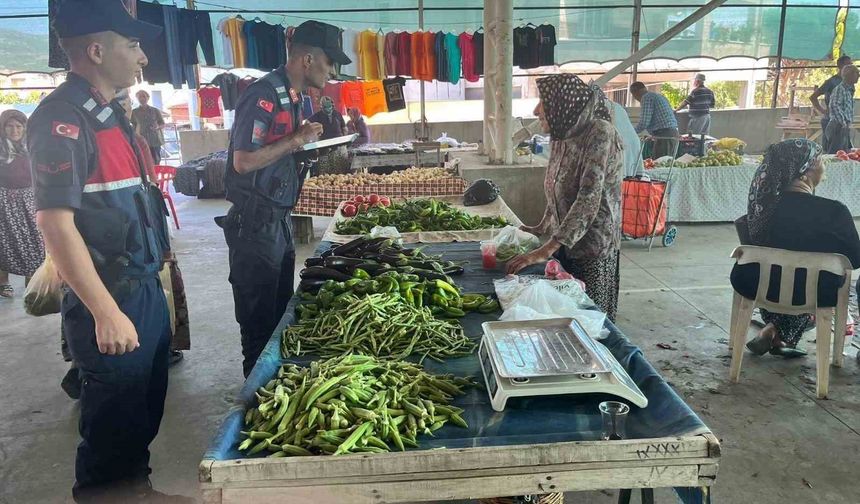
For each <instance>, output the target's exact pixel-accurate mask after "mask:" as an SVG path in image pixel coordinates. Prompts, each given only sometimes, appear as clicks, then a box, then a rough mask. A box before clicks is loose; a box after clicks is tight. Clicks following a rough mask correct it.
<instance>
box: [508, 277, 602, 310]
mask: <svg viewBox="0 0 860 504" xmlns="http://www.w3.org/2000/svg"><path fill="white" fill-rule="evenodd" d="M536 282H547V283H548V284H549V285H550V286H551V287H552V288H553V289H555V290H557V291H558V292H560V293H561V294H562V295H564V296H567V297H569V298H571V299H572V300H573V301H574V302H575V303H576V304H577V308H579V309H582V308H585V307H587V306H591V304H592V302H591V300H590V299H589V298H588V294H586V293H585V289H584V287H583V284H582V282H580V281H579V280H577V279H573V280H547V279H545V278H544V277H542V276H538V275H508V276H506V277H505V278H500V279H497V280H493V285H494V287H495V289H496V296H497V297H498V298H499V303H500V304H501V305H502V309H503V310H506V309H508V308H510V307H511V306H513V304H514V302H515V301H516V299H517V298H518V297H519V296H520V294H521V293H522V292H523V291H524V290H525V289H526V288H528V287H530V286H532V285H534V284H535V283H536Z"/></svg>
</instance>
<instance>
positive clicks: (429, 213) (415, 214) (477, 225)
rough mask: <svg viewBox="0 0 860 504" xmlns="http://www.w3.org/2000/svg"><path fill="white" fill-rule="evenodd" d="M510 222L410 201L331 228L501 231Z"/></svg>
mask: <svg viewBox="0 0 860 504" xmlns="http://www.w3.org/2000/svg"><path fill="white" fill-rule="evenodd" d="M509 224H510V223H509V222H508V221H507V219H505V218H504V217H480V216H477V215H470V214H467V213H465V212H463V211H462V210H459V209H457V208H454V207H453V206H452V205H451V204H450V203H446V202H444V201H438V200H434V199H423V200H411V201H407V202H405V203H395V204H393V205H391V206H390V207H374V208H371V209H370V210H368V211H367V212H365V213H362V214H359V215H357V216H356V217H354V218H352V219H347V220H342V221H340V222H338V223H337V224H336V225H335V233H337V234H342V235H356V234H365V233H368V232H370V230H371V229H373V228H374V227H375V226H393V227H395V228H397V230H398V231H400V232H401V233H414V232H419V231H470V230H475V229H490V228H501V227H505V226H507V225H509Z"/></svg>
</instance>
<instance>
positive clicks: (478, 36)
mask: <svg viewBox="0 0 860 504" xmlns="http://www.w3.org/2000/svg"><path fill="white" fill-rule="evenodd" d="M472 46H473V47H474V48H475V73H476V74H478V76H481V75H484V32H482V31H480V30H478V31H476V32H475V34H474V35H472Z"/></svg>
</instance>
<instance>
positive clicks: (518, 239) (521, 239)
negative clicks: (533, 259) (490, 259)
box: [493, 226, 540, 261]
mask: <svg viewBox="0 0 860 504" xmlns="http://www.w3.org/2000/svg"><path fill="white" fill-rule="evenodd" d="M493 241H494V242H495V243H496V258H497V259H498V260H500V261H508V260H510V259H513V258H514V257H516V256H518V255H520V254H526V253H528V252H531V251H532V250H534V249H536V248H538V247H540V239H539V238H538V237H537V236H535V235H533V234H531V233H527V232H525V231H521V230H520V229H519V228H517V227H514V226H505V227H504V228H502V230H501V231H499V234H497V235H496V237H495V238H493Z"/></svg>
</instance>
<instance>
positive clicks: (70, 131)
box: [51, 121, 81, 140]
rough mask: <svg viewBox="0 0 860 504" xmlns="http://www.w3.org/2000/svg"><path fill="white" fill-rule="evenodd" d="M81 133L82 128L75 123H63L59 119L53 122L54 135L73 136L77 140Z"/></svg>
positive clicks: (52, 131) (52, 130)
mask: <svg viewBox="0 0 860 504" xmlns="http://www.w3.org/2000/svg"><path fill="white" fill-rule="evenodd" d="M80 133H81V128H79V127H77V126H75V125H74V124H68V123H62V122H59V121H54V122H53V123H52V124H51V134H52V135H54V136H60V137H66V138H71V139H72V140H77V139H78V136H79V135H80Z"/></svg>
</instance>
